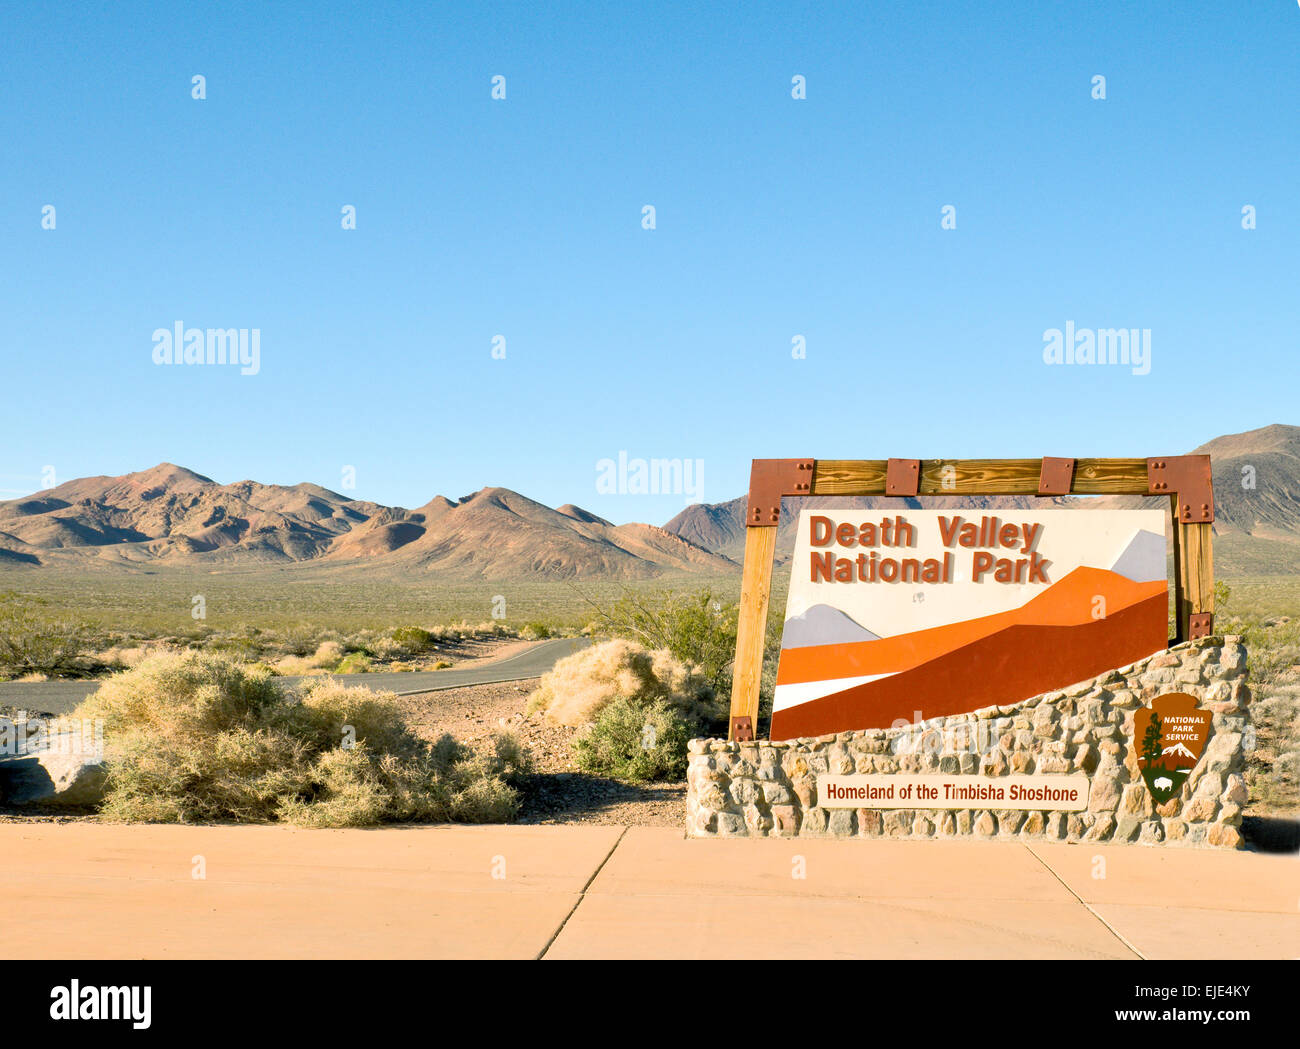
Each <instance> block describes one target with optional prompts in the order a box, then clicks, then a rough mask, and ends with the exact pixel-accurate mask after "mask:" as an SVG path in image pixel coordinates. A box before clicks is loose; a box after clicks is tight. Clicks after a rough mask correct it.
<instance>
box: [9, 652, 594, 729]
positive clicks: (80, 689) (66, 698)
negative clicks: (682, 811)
mask: <svg viewBox="0 0 1300 1049" xmlns="http://www.w3.org/2000/svg"><path fill="white" fill-rule="evenodd" d="M590 643H591V642H590V641H589V640H587V639H586V638H583V637H560V638H552V639H551V640H549V641H539V642H537V644H535V645H533V646H531V647H530V648H527V649H525V650H524V651H522V652H517V653H516V654H515V655H513V656H509V657H507V658H506V659H497V660H493V661H492V662H490V663H485V664H483V665H481V666H476V665H471V666H467V667H460V668H457V667H451V668H449V669H447V670H428V671H417V672H412V673H406V674H338V675H335V677H336V680H338V681H341V682H343V683H344V684H347V685H368V686H369V687H370V688H382V689H389V690H391V691H393V692H396V693H398V694H399V695H403V696H409V695H413V694H415V693H417V692H438V691H441V690H442V689H446V688H461V687H462V686H464V685H490V684H492V683H494V682H497V681H526V680H527V679H528V678H534V677H540V676H541V675H542V674H544V673H546V671H548V670H550V669H551V667H553V666H554V665H555V664H556V662H557V661H559V660H560V659H563V658H564V657H565V656H567V655H570V654H572V653H573V652H576V651H578V649H580V648H585V647H586V646H587V645H589V644H590ZM280 680H281V681H283V682H285V683H286V684H296V683H297V682H299V681H302V680H304V679H303V678H300V677H284V678H281V679H280ZM99 686H100V681H98V680H91V681H27V682H21V683H20V682H15V681H5V682H0V706H7V707H17V708H19V709H21V710H33V711H42V712H45V713H49V714H67V713H69V712H70V711H72V710H73V709H74V708H75V707H76V706H77V704H78V703H80V702H81V701H82V700H83V699H85V698H86V697H87V696H89V695H90V694H91V693H92V692H94V691H95V690H96V689H97V688H99Z"/></svg>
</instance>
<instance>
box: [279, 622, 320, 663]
mask: <svg viewBox="0 0 1300 1049" xmlns="http://www.w3.org/2000/svg"><path fill="white" fill-rule="evenodd" d="M283 637H284V640H283V645H284V651H285V652H287V653H288V654H289V655H291V656H309V655H311V653H312V652H313V651H314V650H315V648H316V644H317V642H316V630H315V629H314V628H312V627H308V626H292V627H288V628H287V629H285V631H284V635H283Z"/></svg>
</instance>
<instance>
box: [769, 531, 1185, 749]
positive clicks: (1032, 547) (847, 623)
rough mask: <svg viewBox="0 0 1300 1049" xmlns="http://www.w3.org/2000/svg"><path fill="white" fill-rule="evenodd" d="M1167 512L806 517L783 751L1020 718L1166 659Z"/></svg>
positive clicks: (784, 670) (793, 596)
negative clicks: (1004, 712)
mask: <svg viewBox="0 0 1300 1049" xmlns="http://www.w3.org/2000/svg"><path fill="white" fill-rule="evenodd" d="M1168 601H1169V598H1168V585H1167V579H1166V565H1165V535H1164V513H1163V511H1161V510H1073V509H1046V508H1045V509H1042V510H999V511H996V512H983V513H961V512H957V511H953V510H912V509H905V510H902V511H901V512H888V511H887V512H884V513H882V512H880V511H856V512H855V511H834V510H811V509H806V510H804V511H803V512H802V513H801V514H800V516H799V522H798V532H797V538H796V543H795V550H794V558H793V561H792V568H791V579H790V590H789V599H788V603H787V606H786V616H785V625H784V628H783V630H782V636H781V661H780V666H779V669H778V672H777V678H776V691H775V696H774V703H773V713H772V729H771V738H772V739H774V740H775V739H791V738H795V737H800V736H819V735H825V734H827V733H832V732H842V731H845V730H848V729H871V728H888V727H890V726H892V725H896V724H899V723H908V722H910V721H913V720H915V719H916V716H917V714H918V712H920V713H922V714H923V716H924V717H925V718H933V717H946V716H949V715H952V714H961V713H967V712H970V711H974V710H977V709H979V708H981V707H988V706H998V705H1007V704H1011V703H1015V702H1018V701H1019V700H1023V699H1028V698H1029V697H1030V696H1034V695H1038V694H1039V693H1043V692H1047V691H1050V690H1051V689H1055V688H1063V687H1065V686H1067V685H1070V684H1073V683H1074V682H1077V681H1082V680H1084V679H1085V678H1090V677H1093V676H1095V675H1097V674H1101V673H1104V672H1105V671H1107V670H1110V669H1112V668H1114V667H1118V666H1123V665H1125V664H1127V663H1135V662H1137V661H1138V660H1139V659H1142V658H1144V657H1146V656H1149V655H1151V654H1152V653H1154V652H1157V651H1159V650H1160V649H1163V648H1164V647H1165V645H1166V643H1167V640H1168V633H1167V622H1168Z"/></svg>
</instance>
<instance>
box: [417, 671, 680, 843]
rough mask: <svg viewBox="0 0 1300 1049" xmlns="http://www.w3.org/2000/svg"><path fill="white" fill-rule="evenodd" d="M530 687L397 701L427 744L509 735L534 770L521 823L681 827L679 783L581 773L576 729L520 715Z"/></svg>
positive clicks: (507, 685) (514, 684)
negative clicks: (575, 751) (574, 743)
mask: <svg viewBox="0 0 1300 1049" xmlns="http://www.w3.org/2000/svg"><path fill="white" fill-rule="evenodd" d="M536 687H537V681H536V680H532V681H506V682H501V683H499V684H493V685H472V686H470V687H468V688H456V689H448V690H446V691H442V692H426V693H422V694H420V695H416V696H401V697H399V699H398V702H399V703H401V704H402V708H403V710H404V711H405V713H406V716H407V719H408V721H409V723H410V725H411V727H412V729H414V730H415V731H416V732H418V733H419V734H420V735H421V736H424V737H426V738H428V739H437V738H438V737H439V736H441V735H442V734H443V733H444V732H450V733H451V734H452V735H453V736H455V737H456V738H457V739H458V740H460V741H461V742H462V743H468V744H471V745H482V744H486V743H487V742H488V740H489V739H490V738H491V736H492V734H493V733H494V732H497V731H499V730H501V729H509V730H510V731H512V732H514V733H515V734H516V735H517V736H518V737H519V739H520V740H521V741H522V742H523V744H524V745H525V746H526V747H528V748H529V750H531V751H532V754H533V760H534V762H535V764H536V773H535V774H534V776H533V777H532V779H531V781H530V783H529V784H528V786H527V787H526V789H525V791H524V798H523V802H524V807H523V810H522V812H521V813H520V817H519V820H518V822H520V823H605V824H618V825H620V826H642V827H683V826H684V825H685V821H686V784H685V782H682V783H648V784H644V785H642V786H636V785H633V784H627V783H620V782H618V781H617V780H611V779H602V778H600V777H597V776H589V775H587V774H586V773H584V772H580V771H579V770H578V768H577V766H576V765H574V763H573V747H572V741H573V737H574V736H575V735H576V734H577V731H578V730H577V729H571V728H566V727H565V726H563V725H556V724H554V723H553V722H550V721H547V720H546V719H544V718H543V717H542V716H541V715H539V714H534V715H532V716H528V715H526V714H525V713H524V707H525V705H526V704H527V701H528V696H529V693H531V692H532V691H533V689H535V688H536Z"/></svg>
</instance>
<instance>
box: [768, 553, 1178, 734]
mask: <svg viewBox="0 0 1300 1049" xmlns="http://www.w3.org/2000/svg"><path fill="white" fill-rule="evenodd" d="M1166 586H1167V584H1166V583H1165V580H1164V578H1163V577H1161V578H1160V579H1159V580H1152V581H1149V582H1135V581H1134V580H1132V579H1129V578H1127V577H1125V576H1124V575H1121V574H1119V573H1116V572H1112V571H1109V570H1107V569H1104V568H1089V567H1083V568H1076V569H1075V570H1074V571H1072V572H1070V573H1069V574H1068V575H1066V576H1065V577H1064V578H1062V579H1060V580H1059V581H1058V582H1056V583H1054V584H1053V585H1052V586H1050V587H1048V588H1047V589H1046V590H1044V591H1043V592H1041V593H1039V594H1038V595H1036V596H1035V597H1034V598H1033V599H1031V600H1030V601H1027V602H1025V604H1023V605H1021V606H1020V607H1019V608H1014V609H1011V610H1010V611H1007V612H998V613H995V614H993V615H988V616H980V617H978V618H975V619H969V620H964V621H962V622H959V623H950V624H945V625H943V626H938V627H931V628H929V629H926V630H917V631H913V632H911V633H907V634H899V635H897V636H895V637H886V638H880V639H879V640H876V641H863V642H850V643H845V644H838V645H816V646H809V647H803V648H786V649H784V650H783V651H782V653H781V663H780V666H779V667H778V669H777V679H776V684H777V704H776V705H777V708H778V709H776V710H775V711H774V713H773V715H772V738H773V739H790V738H793V737H796V736H815V735H822V734H823V733H827V732H837V731H843V730H845V729H850V728H852V729H858V728H887V727H889V726H890V725H891V724H893V723H894V722H895V721H896V720H899V719H903V720H908V721H910V720H912V719H913V718H914V717H915V712H916V711H917V710H919V711H921V715H922V717H924V718H934V717H943V716H947V715H951V714H960V713H967V712H969V711H972V710H977V709H979V708H980V707H986V706H993V705H1000V704H1008V703H1014V702H1017V701H1019V700H1022V699H1027V698H1029V697H1030V696H1034V695H1037V694H1039V693H1041V692H1047V691H1050V690H1051V689H1054V688H1061V687H1064V686H1065V685H1070V684H1073V683H1074V682H1076V681H1083V680H1085V679H1086V678H1090V677H1093V676H1095V675H1097V674H1100V673H1102V672H1104V671H1106V670H1109V669H1111V668H1112V667H1117V666H1123V665H1124V664H1126V663H1132V662H1135V661H1137V660H1139V659H1142V658H1144V657H1145V656H1149V655H1150V654H1151V653H1153V652H1156V651H1158V650H1159V649H1162V648H1164V647H1165V644H1166V642H1167V614H1168V595H1167V593H1166ZM1098 597H1100V598H1103V599H1104V600H1105V608H1106V610H1107V614H1106V615H1105V616H1104V617H1102V618H1094V610H1095V609H1096V608H1097V607H1098V604H1097V601H1096V599H1097V598H1098ZM846 679H847V680H846ZM853 679H857V681H856V682H855V681H854V680H853ZM836 681H841V682H842V683H843V686H845V687H841V688H839V689H838V690H834V691H831V692H830V693H829V694H824V695H820V696H817V697H816V698H811V699H808V700H806V701H804V702H797V701H796V703H795V704H794V705H784V706H783V705H782V702H781V700H782V694H783V693H784V694H785V695H786V696H792V695H793V696H799V697H800V698H802V696H803V695H804V694H806V689H803V688H793V689H792V688H789V687H788V686H800V685H807V684H809V683H812V682H822V683H825V685H827V686H829V687H830V688H831V689H835V683H836ZM783 686H784V687H783Z"/></svg>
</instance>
